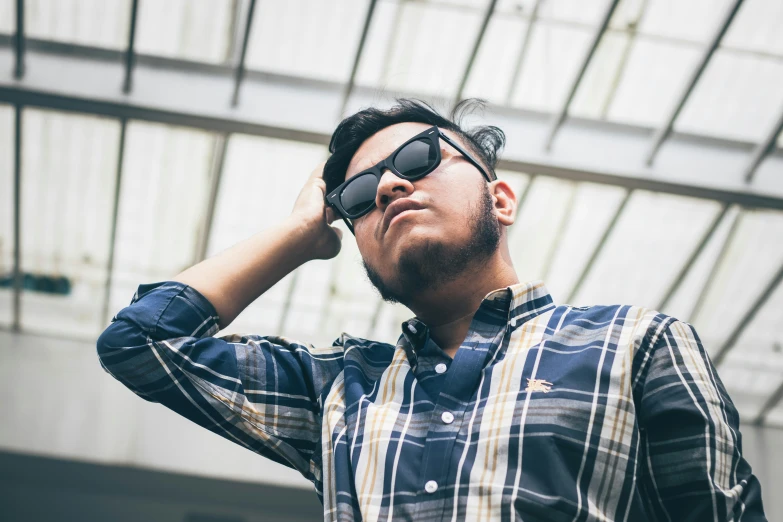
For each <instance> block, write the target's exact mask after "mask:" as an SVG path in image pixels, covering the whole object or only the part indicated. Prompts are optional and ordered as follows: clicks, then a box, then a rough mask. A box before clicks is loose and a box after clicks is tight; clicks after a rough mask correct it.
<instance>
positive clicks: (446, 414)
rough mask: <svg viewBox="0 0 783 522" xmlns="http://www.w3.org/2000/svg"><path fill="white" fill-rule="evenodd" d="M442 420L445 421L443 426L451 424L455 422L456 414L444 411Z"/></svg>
mask: <svg viewBox="0 0 783 522" xmlns="http://www.w3.org/2000/svg"><path fill="white" fill-rule="evenodd" d="M440 420H442V421H443V424H451V423H452V422H454V414H453V413H451V412H450V411H444V412H443V413H442V414H441V416H440Z"/></svg>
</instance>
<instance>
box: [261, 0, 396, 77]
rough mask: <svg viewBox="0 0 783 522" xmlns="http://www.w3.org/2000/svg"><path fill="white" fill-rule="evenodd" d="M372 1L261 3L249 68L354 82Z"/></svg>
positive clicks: (338, 0) (297, 0) (318, 0)
mask: <svg viewBox="0 0 783 522" xmlns="http://www.w3.org/2000/svg"><path fill="white" fill-rule="evenodd" d="M368 5H369V3H368V2H367V1H366V0H333V1H330V2H323V1H321V0H287V1H285V2H259V3H258V5H257V6H256V12H255V15H254V20H253V27H252V30H251V34H250V41H249V43H248V50H247V67H248V69H255V70H260V71H268V72H275V73H280V74H288V75H294V76H305V77H310V78H318V79H322V80H332V81H337V82H346V81H348V77H349V75H350V72H351V67H352V66H353V61H354V57H355V55H356V47H357V45H358V43H359V38H360V36H361V32H362V28H363V26H364V21H365V17H366V15H367V7H368ZM384 22H385V23H388V20H385V21H384ZM370 37H372V36H370Z"/></svg>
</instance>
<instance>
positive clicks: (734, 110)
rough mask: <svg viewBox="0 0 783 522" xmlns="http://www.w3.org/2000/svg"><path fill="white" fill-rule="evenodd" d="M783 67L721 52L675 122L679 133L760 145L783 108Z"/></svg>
mask: <svg viewBox="0 0 783 522" xmlns="http://www.w3.org/2000/svg"><path fill="white" fill-rule="evenodd" d="M781 85H783V62H782V61H781V60H780V59H778V58H764V57H756V56H750V55H748V54H747V53H739V52H736V51H729V50H725V49H719V50H718V51H717V52H716V53H715V55H714V56H713V57H712V60H711V61H710V63H709V65H708V66H707V69H706V70H705V71H704V75H703V76H702V78H701V79H700V80H699V83H698V84H697V85H696V88H695V89H694V90H693V93H692V94H691V97H690V98H689V99H688V102H687V103H686V104H685V107H684V108H683V111H682V113H681V114H680V117H679V118H678V119H677V121H676V122H675V125H674V128H675V130H680V131H684V132H692V133H695V134H705V135H709V136H719V137H724V138H730V139H738V140H750V141H754V142H755V141H760V140H762V139H763V138H764V135H765V134H766V132H767V131H768V129H770V128H771V127H772V125H773V123H774V122H775V121H776V119H777V117H778V116H779V112H778V111H779V108H780V107H782V106H783V88H781Z"/></svg>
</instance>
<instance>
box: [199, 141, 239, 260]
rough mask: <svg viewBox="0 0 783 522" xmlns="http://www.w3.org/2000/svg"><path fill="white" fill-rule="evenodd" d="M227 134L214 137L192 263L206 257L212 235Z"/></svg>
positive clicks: (224, 163)
mask: <svg viewBox="0 0 783 522" xmlns="http://www.w3.org/2000/svg"><path fill="white" fill-rule="evenodd" d="M229 137H230V136H229V134H221V135H219V136H218V137H217V138H215V148H214V152H213V154H212V166H211V172H210V176H209V179H210V185H209V195H208V196H207V211H206V213H205V214H204V222H203V224H202V227H203V228H202V232H201V235H200V236H199V238H198V243H197V245H196V253H195V256H194V258H195V259H194V260H193V264H196V263H200V262H201V261H203V260H204V259H206V258H207V249H208V248H209V240H210V238H211V236H212V221H213V220H214V217H215V206H216V205H217V198H218V193H219V191H220V183H221V181H222V179H223V169H224V168H225V165H226V150H227V149H228V140H229Z"/></svg>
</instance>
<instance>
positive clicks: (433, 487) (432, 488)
mask: <svg viewBox="0 0 783 522" xmlns="http://www.w3.org/2000/svg"><path fill="white" fill-rule="evenodd" d="M424 491H426V492H427V493H435V492H436V491H438V483H437V482H435V481H434V480H428V481H427V483H426V484H424Z"/></svg>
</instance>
